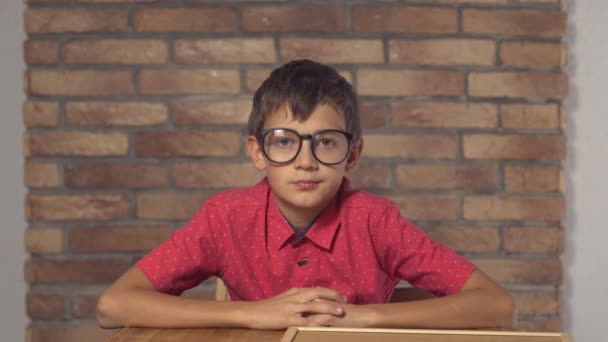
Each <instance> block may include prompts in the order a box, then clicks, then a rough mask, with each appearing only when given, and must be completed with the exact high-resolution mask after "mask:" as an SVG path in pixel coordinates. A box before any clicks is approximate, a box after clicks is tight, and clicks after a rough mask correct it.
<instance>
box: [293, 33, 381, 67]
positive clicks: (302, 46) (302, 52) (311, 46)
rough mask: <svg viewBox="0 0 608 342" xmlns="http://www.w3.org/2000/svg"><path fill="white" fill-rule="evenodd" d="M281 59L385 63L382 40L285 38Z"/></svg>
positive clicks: (338, 62) (343, 62) (342, 62)
mask: <svg viewBox="0 0 608 342" xmlns="http://www.w3.org/2000/svg"><path fill="white" fill-rule="evenodd" d="M281 59H282V60H283V61H284V62H288V61H291V60H296V59H310V60H314V61H317V62H319V63H336V64H347V63H383V62H384V51H383V46H382V41H381V40H380V39H322V38H283V39H281Z"/></svg>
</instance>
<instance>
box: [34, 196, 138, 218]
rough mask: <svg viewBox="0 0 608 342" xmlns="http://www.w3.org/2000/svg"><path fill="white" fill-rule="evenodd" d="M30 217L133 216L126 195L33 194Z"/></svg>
mask: <svg viewBox="0 0 608 342" xmlns="http://www.w3.org/2000/svg"><path fill="white" fill-rule="evenodd" d="M26 216H27V218H28V219H31V220H48V221H57V220H108V219H115V218H126V217H128V216H129V200H128V199H127V197H126V196H124V195H29V196H28V199H27V206H26Z"/></svg>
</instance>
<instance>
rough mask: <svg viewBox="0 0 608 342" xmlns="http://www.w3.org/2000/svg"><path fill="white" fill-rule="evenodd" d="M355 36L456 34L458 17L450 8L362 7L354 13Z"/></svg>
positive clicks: (356, 8)
mask: <svg viewBox="0 0 608 342" xmlns="http://www.w3.org/2000/svg"><path fill="white" fill-rule="evenodd" d="M352 17H353V18H352V22H353V31H355V32H382V33H384V32H391V33H392V32H406V33H456V32H457V30H458V13H457V12H456V10H455V9H453V8H437V7H367V6H365V7H363V6H358V7H355V8H354V9H353V14H352Z"/></svg>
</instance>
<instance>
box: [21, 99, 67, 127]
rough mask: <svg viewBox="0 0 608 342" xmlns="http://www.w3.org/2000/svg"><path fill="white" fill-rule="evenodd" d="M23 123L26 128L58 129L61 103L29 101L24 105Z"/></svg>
mask: <svg viewBox="0 0 608 342" xmlns="http://www.w3.org/2000/svg"><path fill="white" fill-rule="evenodd" d="M23 122H24V123H25V126H26V127H28V128H29V127H57V123H58V122H59V103H57V102H51V101H34V100H28V101H25V102H24V103H23Z"/></svg>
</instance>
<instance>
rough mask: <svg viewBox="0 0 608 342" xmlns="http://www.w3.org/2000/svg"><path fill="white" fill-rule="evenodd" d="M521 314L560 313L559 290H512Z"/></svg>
mask: <svg viewBox="0 0 608 342" xmlns="http://www.w3.org/2000/svg"><path fill="white" fill-rule="evenodd" d="M511 295H512V296H513V299H514V300H515V306H516V307H517V313H518V314H519V315H559V313H560V311H561V310H560V300H559V292H558V291H546V292H545V291H542V292H540V291H539V292H528V291H526V292H524V291H514V292H511Z"/></svg>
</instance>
